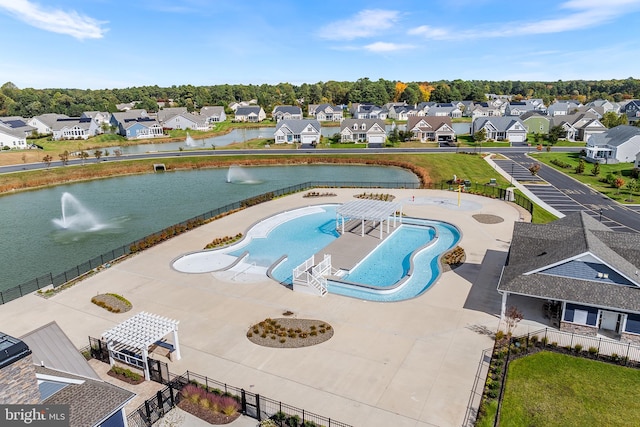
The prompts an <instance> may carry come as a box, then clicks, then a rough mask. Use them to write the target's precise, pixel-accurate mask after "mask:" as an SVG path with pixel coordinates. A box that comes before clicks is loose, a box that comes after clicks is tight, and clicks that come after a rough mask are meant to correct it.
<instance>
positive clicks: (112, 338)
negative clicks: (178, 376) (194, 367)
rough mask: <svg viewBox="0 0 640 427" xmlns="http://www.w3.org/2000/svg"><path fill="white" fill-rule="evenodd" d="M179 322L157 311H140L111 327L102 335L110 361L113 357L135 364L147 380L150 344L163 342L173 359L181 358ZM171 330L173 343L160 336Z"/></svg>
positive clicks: (111, 361)
mask: <svg viewBox="0 0 640 427" xmlns="http://www.w3.org/2000/svg"><path fill="white" fill-rule="evenodd" d="M178 323H179V322H178V321H176V320H171V319H168V318H166V317H162V316H158V315H156V314H151V313H146V312H144V311H143V312H141V313H138V314H136V315H135V316H133V317H130V318H129V319H127V320H125V321H124V322H122V323H120V324H118V325H116V326H114V327H113V328H111V329H109V330H108V331H106V332H104V333H103V334H102V337H103V338H104V339H105V340H106V341H107V350H108V351H109V363H110V364H111V366H113V365H114V359H118V360H121V361H123V362H125V363H128V364H130V365H134V366H137V367H139V368H141V369H142V370H143V371H144V378H145V379H147V380H148V379H149V364H148V362H147V359H148V357H149V347H150V346H152V345H157V344H160V345H163V346H168V347H171V348H172V350H173V351H174V352H175V356H174V357H175V359H176V360H180V357H181V356H180V344H179V343H178ZM170 333H173V345H171V344H167V343H165V342H164V341H162V340H163V338H164V337H165V336H167V335H169V334H170Z"/></svg>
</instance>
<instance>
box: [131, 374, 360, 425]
mask: <svg viewBox="0 0 640 427" xmlns="http://www.w3.org/2000/svg"><path fill="white" fill-rule="evenodd" d="M188 384H194V385H197V386H199V387H201V388H203V389H205V390H207V391H209V392H214V393H216V394H224V395H226V396H230V397H232V398H234V399H235V400H236V401H237V402H238V403H239V405H240V412H241V413H242V414H243V415H246V416H249V417H251V418H254V419H256V420H258V421H262V420H266V419H272V420H273V421H274V422H275V423H276V424H277V425H280V426H305V427H314V426H317V427H320V426H324V427H351V426H349V425H348V424H345V423H342V422H340V421H335V420H332V419H331V418H327V417H324V416H322V415H318V414H314V413H313V412H308V411H305V410H304V409H300V408H296V407H295V406H291V405H287V404H286V403H282V402H279V401H276V400H273V399H269V398H268V397H264V396H261V395H259V394H255V393H251V392H248V391H246V390H244V389H241V388H238V387H235V386H232V385H229V384H225V383H222V382H220V381H216V380H214V379H211V378H208V377H206V376H203V375H199V374H196V373H194V372H189V371H187V372H186V373H184V374H182V375H178V376H173V375H172V379H171V381H169V383H168V384H167V387H165V388H164V389H163V390H161V391H158V392H157V393H156V395H155V396H154V397H152V398H150V399H148V400H147V401H145V402H144V403H143V404H142V405H140V406H139V407H138V408H137V409H136V410H135V411H133V412H131V413H130V414H129V415H128V416H127V422H128V424H129V425H130V426H136V427H150V426H152V425H153V424H154V423H155V422H157V421H158V420H159V419H160V418H163V417H164V416H165V415H166V414H167V413H168V412H169V411H171V409H173V408H174V407H175V406H176V405H178V403H179V402H180V400H181V399H182V395H181V393H180V391H181V390H182V389H183V388H184V387H185V386H186V385H188Z"/></svg>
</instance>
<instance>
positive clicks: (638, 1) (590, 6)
mask: <svg viewBox="0 0 640 427" xmlns="http://www.w3.org/2000/svg"><path fill="white" fill-rule="evenodd" d="M558 7H559V8H560V9H561V12H562V16H561V17H559V18H549V19H543V20H540V21H530V22H518V21H514V22H509V23H506V24H500V25H498V24H496V25H494V26H493V27H490V28H492V29H490V30H482V29H479V28H471V29H467V30H459V31H450V30H447V29H444V28H436V27H430V26H427V25H422V26H419V27H416V28H412V29H410V30H409V31H408V32H407V33H408V34H410V35H418V36H422V37H424V38H427V39H431V40H453V39H459V40H469V39H486V38H499V37H517V36H527V35H534V34H551V33H562V32H567V31H575V30H583V29H589V28H593V27H597V26H599V25H602V24H605V23H608V22H611V21H612V20H614V19H616V18H617V17H618V16H621V15H624V14H626V13H630V12H631V11H633V9H634V8H638V7H640V0H607V1H602V0H569V1H565V2H564V3H561V4H560V5H559V6H558Z"/></svg>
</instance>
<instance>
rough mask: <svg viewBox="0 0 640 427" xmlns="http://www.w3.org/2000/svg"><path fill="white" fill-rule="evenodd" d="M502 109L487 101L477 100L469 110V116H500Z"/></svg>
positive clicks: (473, 117) (474, 117) (475, 117)
mask: <svg viewBox="0 0 640 427" xmlns="http://www.w3.org/2000/svg"><path fill="white" fill-rule="evenodd" d="M501 116H502V110H501V109H500V107H496V106H495V105H492V104H490V103H488V102H477V103H475V105H474V106H473V110H472V111H471V118H472V120H475V119H477V118H479V117H501Z"/></svg>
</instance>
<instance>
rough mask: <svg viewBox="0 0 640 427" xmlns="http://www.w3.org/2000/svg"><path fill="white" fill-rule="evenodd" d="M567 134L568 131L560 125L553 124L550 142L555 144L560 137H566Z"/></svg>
mask: <svg viewBox="0 0 640 427" xmlns="http://www.w3.org/2000/svg"><path fill="white" fill-rule="evenodd" d="M566 136H567V132H566V131H565V130H564V129H563V128H562V126H560V125H556V126H551V127H550V128H549V136H548V139H549V144H551V145H555V144H556V143H557V142H558V140H559V139H560V138H565V137H566Z"/></svg>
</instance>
